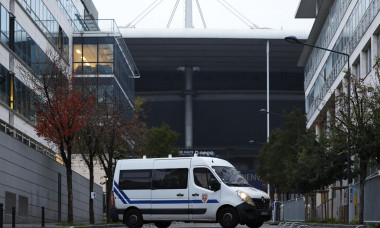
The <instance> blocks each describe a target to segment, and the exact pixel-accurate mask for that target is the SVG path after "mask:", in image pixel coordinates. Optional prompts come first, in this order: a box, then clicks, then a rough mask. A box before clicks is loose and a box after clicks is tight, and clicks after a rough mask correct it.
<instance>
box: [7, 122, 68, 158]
mask: <svg viewBox="0 0 380 228" xmlns="http://www.w3.org/2000/svg"><path fill="white" fill-rule="evenodd" d="M0 131H2V132H4V133H5V134H7V135H9V136H11V137H13V138H15V139H17V140H18V141H20V142H22V143H24V144H25V145H27V146H29V147H31V148H33V149H35V150H36V151H38V152H40V153H41V154H44V155H45V156H47V157H48V158H50V159H52V160H55V161H57V162H58V163H60V164H63V162H62V159H61V158H60V156H59V154H57V153H55V152H54V151H53V150H51V149H49V148H47V147H46V146H44V145H42V144H41V143H39V142H37V141H36V140H34V139H32V138H31V137H29V136H28V135H26V134H24V133H22V132H21V131H20V130H18V129H16V128H14V127H13V126H11V125H9V124H8V123H6V122H4V121H3V120H0Z"/></svg>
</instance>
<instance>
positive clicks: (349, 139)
mask: <svg viewBox="0 0 380 228" xmlns="http://www.w3.org/2000/svg"><path fill="white" fill-rule="evenodd" d="M350 78H351V79H350V81H349V82H348V83H351V86H352V93H351V94H350V96H349V98H350V99H349V100H347V99H348V96H347V94H345V93H342V94H341V95H340V96H337V97H336V98H335V100H336V101H335V105H336V106H335V107H334V110H335V114H334V115H333V116H334V118H333V119H332V123H331V124H330V127H329V130H330V132H331V133H330V136H331V137H333V138H332V140H330V141H331V144H332V145H333V147H332V149H333V150H335V153H342V151H344V152H346V153H347V151H348V150H347V148H348V145H350V146H351V147H350V149H351V156H353V157H354V161H355V162H356V164H357V167H358V170H359V171H358V172H359V186H360V195H359V201H360V208H359V223H360V224H363V212H364V185H365V179H366V177H367V168H368V166H369V165H370V163H371V161H374V160H377V159H378V158H379V156H378V155H379V151H380V89H379V78H373V80H372V81H370V79H367V80H365V78H364V79H362V78H359V77H356V76H354V75H352V76H351V77H350ZM348 105H350V110H351V113H350V114H348V112H347V110H348V108H347V107H348ZM348 143H349V144H348ZM346 156H347V154H346ZM350 159H351V158H350Z"/></svg>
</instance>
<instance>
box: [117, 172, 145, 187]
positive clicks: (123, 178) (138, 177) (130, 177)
mask: <svg viewBox="0 0 380 228" xmlns="http://www.w3.org/2000/svg"><path fill="white" fill-rule="evenodd" d="M151 183H152V170H151V169H139V170H121V171H120V178H119V188H120V190H132V189H151V187H152V186H151Z"/></svg>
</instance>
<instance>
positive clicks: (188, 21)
mask: <svg viewBox="0 0 380 228" xmlns="http://www.w3.org/2000/svg"><path fill="white" fill-rule="evenodd" d="M185 1H186V2H185V28H193V0H185Z"/></svg>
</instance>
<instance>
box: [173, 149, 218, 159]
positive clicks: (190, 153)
mask: <svg viewBox="0 0 380 228" xmlns="http://www.w3.org/2000/svg"><path fill="white" fill-rule="evenodd" d="M194 154H196V155H198V156H200V157H215V152H214V151H212V150H202V149H191V150H180V151H179V153H178V155H179V156H180V157H194Z"/></svg>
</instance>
